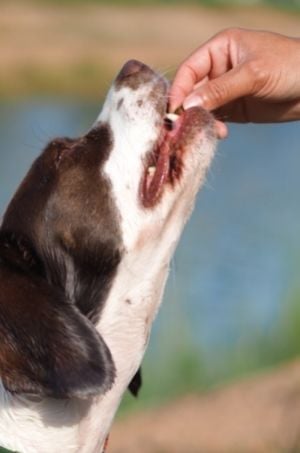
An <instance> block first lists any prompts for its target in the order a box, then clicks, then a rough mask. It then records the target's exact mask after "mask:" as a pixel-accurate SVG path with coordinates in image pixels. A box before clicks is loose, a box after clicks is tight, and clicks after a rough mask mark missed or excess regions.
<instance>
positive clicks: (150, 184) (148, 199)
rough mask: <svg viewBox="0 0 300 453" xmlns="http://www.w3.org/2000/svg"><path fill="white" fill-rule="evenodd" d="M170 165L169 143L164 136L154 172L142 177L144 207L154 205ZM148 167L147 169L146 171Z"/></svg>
mask: <svg viewBox="0 0 300 453" xmlns="http://www.w3.org/2000/svg"><path fill="white" fill-rule="evenodd" d="M169 167H170V144H169V140H168V139H167V138H166V139H164V140H163V142H162V144H161V145H160V149H159V155H158V160H157V162H156V166H155V169H154V168H153V167H152V169H154V174H153V175H151V174H149V173H148V174H147V175H146V177H145V179H144V187H143V204H144V206H145V207H146V208H150V207H151V206H154V204H155V202H156V201H157V199H158V198H159V196H160V193H161V191H162V188H163V185H164V183H165V182H166V180H167V178H168V174H169ZM149 170H151V167H150V169H148V172H149Z"/></svg>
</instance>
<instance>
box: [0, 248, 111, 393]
mask: <svg viewBox="0 0 300 453" xmlns="http://www.w3.org/2000/svg"><path fill="white" fill-rule="evenodd" d="M13 261H15V260H13ZM28 266H29V269H24V268H22V266H21V267H20V266H17V267H14V266H12V265H11V263H10V262H9V260H8V261H7V260H4V261H2V262H1V258H0V378H1V380H2V383H3V385H4V387H5V388H6V389H7V390H9V391H11V392H15V393H16V392H18V393H19V392H22V393H30V394H36V395H42V396H51V397H55V398H69V397H79V398H84V397H87V396H90V395H94V394H99V393H104V392H106V391H108V390H109V389H110V388H111V386H112V384H113V381H114V376H115V367H114V363H113V359H112V356H111V354H110V351H109V349H108V347H107V346H106V344H105V342H104V341H103V339H102V338H101V337H100V336H99V334H98V333H97V331H96V330H95V328H94V327H93V325H92V324H91V323H90V321H89V320H88V319H87V318H86V317H85V316H83V315H82V314H81V313H80V312H79V310H78V309H77V308H76V307H75V306H74V305H73V304H71V303H69V302H67V301H66V300H65V297H64V296H63V295H62V294H61V292H60V290H56V289H54V288H53V287H51V286H50V285H49V284H48V283H47V281H46V280H45V279H44V278H43V277H42V276H40V275H38V273H37V272H31V271H30V269H32V268H34V267H35V264H34V259H33V261H32V260H31V258H29V257H28Z"/></svg>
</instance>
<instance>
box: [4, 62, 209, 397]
mask: <svg viewBox="0 0 300 453" xmlns="http://www.w3.org/2000/svg"><path fill="white" fill-rule="evenodd" d="M167 91H168V85H167V82H166V81H165V80H164V79H163V78H162V77H160V76H159V75H157V74H156V73H155V72H153V71H152V70H151V69H150V68H148V67H147V66H145V65H143V64H141V63H139V62H136V61H130V62H128V63H127V64H126V65H125V66H124V67H123V69H122V71H121V72H120V73H119V75H118V77H117V78H116V80H115V82H114V84H113V85H112V88H111V90H110V91H109V94H108V96H107V99H106V101H105V103H104V106H103V109H102V112H101V113H100V115H99V117H98V119H97V121H96V122H95V124H94V126H93V127H92V129H91V130H90V131H89V132H88V133H87V134H86V135H84V136H82V137H80V138H76V139H69V138H61V139H55V140H53V141H52V142H51V143H50V144H49V145H48V146H47V147H46V149H45V150H44V151H43V153H42V154H41V156H40V157H39V158H38V159H37V160H36V161H35V162H34V164H33V166H32V168H31V169H30V171H29V173H28V174H27V176H26V178H25V179H24V181H23V183H22V184H21V186H20V188H19V189H18V191H17V193H16V194H15V196H14V198H13V200H12V201H11V203H10V205H9V206H8V209H7V211H6V213H5V216H4V219H3V224H2V227H1V231H0V289H1V292H0V335H1V343H0V377H1V379H2V382H3V385H4V386H5V388H6V389H8V390H9V391H11V392H24V393H34V394H41V395H49V396H55V397H71V396H79V397H84V396H88V395H92V394H96V393H101V392H105V391H107V390H108V389H110V388H111V386H112V384H113V382H114V378H115V375H116V366H115V363H114V353H113V351H112V352H111V351H110V348H109V347H108V345H109V343H110V341H109V338H106V337H105V335H103V337H102V336H101V333H102V330H101V322H100V321H101V319H102V317H103V313H104V312H105V310H107V309H108V310H109V308H107V304H109V303H110V302H109V295H110V296H111V294H113V295H114V297H115V292H114V291H113V288H114V284H115V281H116V277H117V275H118V272H120V267H121V266H123V268H125V267H128V265H129V263H131V265H132V266H133V268H134V269H131V273H132V274H134V276H133V280H132V281H129V280H128V281H127V282H124V283H123V286H124V285H125V286H126V285H128V288H129V289H128V291H129V290H130V288H132V286H134V285H135V284H140V282H141V281H145V282H148V283H147V284H148V286H149V288H150V289H149V288H148V291H151V288H152V287H155V278H157V276H158V275H159V272H160V270H161V269H162V267H164V268H166V267H167V265H168V262H169V260H170V258H171V254H172V251H173V250H174V244H175V243H176V241H177V239H178V237H179V234H180V232H181V230H182V227H183V225H184V223H185V221H186V219H187V217H188V214H189V213H190V211H191V208H192V205H193V200H194V197H195V194H196V192H197V190H198V188H199V185H200V182H201V181H202V180H203V177H204V174H205V170H206V169H207V167H208V165H209V163H210V161H211V158H212V155H213V149H214V143H215V131H214V121H213V118H212V116H211V115H210V114H209V113H207V112H205V111H204V110H202V109H198V108H193V109H190V110H187V111H186V112H183V113H182V114H181V115H180V116H178V117H177V116H170V115H169V116H167V117H166V109H167ZM137 262H138V264H135V263H137ZM124 263H125V264H124ZM128 275H129V274H128ZM162 280H163V279H162ZM149 282H150V283H149ZM151 285H152V286H151ZM122 291H123V292H124V295H125V294H126V288H123V289H122ZM122 297H123V296H122ZM124 297H125V296H124ZM154 297H155V296H154ZM159 297H160V294H157V295H156V298H159ZM115 306H116V307H117V303H115ZM128 306H129V304H128ZM116 310H117V308H116ZM103 322H104V321H103ZM125 322H126V319H125ZM97 326H98V327H99V328H97V329H96V327H97ZM120 328H121V327H120ZM104 330H105V329H104ZM121 346H122V345H120V348H121Z"/></svg>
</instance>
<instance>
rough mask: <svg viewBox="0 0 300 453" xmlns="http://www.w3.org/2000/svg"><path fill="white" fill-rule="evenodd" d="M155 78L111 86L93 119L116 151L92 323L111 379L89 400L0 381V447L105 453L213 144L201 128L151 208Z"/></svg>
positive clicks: (24, 452)
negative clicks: (113, 254)
mask: <svg viewBox="0 0 300 453" xmlns="http://www.w3.org/2000/svg"><path fill="white" fill-rule="evenodd" d="M156 82H157V76H153V81H152V82H149V83H148V84H145V85H144V86H141V87H140V88H139V89H137V90H132V89H131V88H129V87H123V88H120V89H118V90H116V89H115V88H114V87H112V89H111V91H110V92H109V94H108V97H107V99H106V102H105V105H104V107H103V110H102V112H101V114H100V116H99V118H98V120H97V122H106V123H109V125H110V126H111V129H112V131H113V138H114V143H113V150H112V152H111V154H110V157H109V159H108V161H107V162H106V164H105V166H104V172H105V174H106V176H107V177H108V178H109V180H110V181H111V183H112V190H113V197H114V198H115V202H116V205H117V208H118V210H119V213H120V219H121V231H122V238H123V242H124V247H125V254H124V257H123V259H122V261H121V263H120V266H119V268H118V273H117V276H116V278H115V280H114V283H113V287H112V289H111V291H110V294H109V297H108V299H107V301H106V303H105V307H104V310H103V313H102V315H101V319H100V321H99V323H98V325H97V329H99V332H101V335H102V337H103V338H104V339H105V341H106V343H107V345H108V347H109V349H110V351H111V353H112V357H113V360H114V363H115V366H116V370H117V375H116V380H115V382H114V385H113V387H112V389H111V390H110V391H109V392H107V393H106V394H105V395H104V396H99V397H95V398H92V399H90V400H86V401H80V400H65V401H60V400H54V399H50V398H44V399H30V398H27V397H23V396H12V395H11V394H9V393H7V392H6V391H5V390H4V388H3V387H2V386H1V385H0V445H2V446H4V447H7V448H10V449H12V450H17V451H19V452H20V453H61V452H64V453H102V448H103V444H104V441H105V438H106V435H107V434H108V432H109V429H110V426H111V423H112V420H113V417H114V415H115V412H116V410H117V408H118V406H119V403H120V401H121V398H122V395H123V393H124V392H125V390H126V388H127V386H128V383H129V382H130V380H131V378H132V377H133V376H134V374H135V372H136V371H137V369H138V367H139V366H140V364H141V361H142V358H143V355H144V352H145V349H146V346H147V342H148V339H149V334H150V329H151V324H152V321H153V319H154V317H155V315H156V313H157V310H158V308H159V305H160V302H161V298H162V295H163V290H164V286H165V282H166V279H167V275H168V269H169V263H170V260H171V257H172V254H173V252H174V249H175V247H176V244H177V241H178V239H179V236H180V233H181V231H182V229H183V226H184V224H185V222H186V220H187V218H188V217H189V214H190V212H191V210H192V207H193V203H194V199H195V195H196V193H197V191H198V189H199V186H200V184H201V182H202V181H203V178H204V175H205V171H206V169H207V167H208V166H209V163H210V161H211V158H212V156H213V150H214V140H212V139H211V138H209V137H207V134H206V132H205V129H204V130H202V131H201V132H199V136H198V138H197V139H196V140H195V143H194V144H193V146H192V147H191V149H190V150H189V151H188V153H186V156H185V161H184V162H185V169H184V172H183V177H182V179H181V181H180V184H177V186H175V188H174V189H172V188H171V187H166V188H165V192H164V194H163V197H162V199H161V201H160V202H159V203H158V204H157V205H156V207H154V208H151V209H149V208H148V209H145V208H143V207H142V205H141V203H140V201H139V197H138V193H139V184H140V179H141V175H142V172H143V171H144V170H143V158H144V156H145V154H146V153H147V152H148V151H149V150H150V149H151V147H152V146H153V145H154V143H155V142H156V140H157V138H158V135H159V126H158V123H159V122H161V118H160V117H159V114H158V113H157V110H156V105H155V101H153V100H152V101H151V102H152V103H151V102H150V100H149V97H150V93H151V91H152V88H153V84H154V83H156ZM161 95H162V96H163V95H165V92H162V93H161ZM121 99H123V103H122V105H121V107H120V108H119V109H117V106H118V104H120V102H119V101H120V100H121ZM140 99H143V100H144V103H143V105H142V106H138V100H140ZM151 99H152V98H151ZM70 268H72V266H71V265H70ZM71 283H72V281H71V279H70V285H71Z"/></svg>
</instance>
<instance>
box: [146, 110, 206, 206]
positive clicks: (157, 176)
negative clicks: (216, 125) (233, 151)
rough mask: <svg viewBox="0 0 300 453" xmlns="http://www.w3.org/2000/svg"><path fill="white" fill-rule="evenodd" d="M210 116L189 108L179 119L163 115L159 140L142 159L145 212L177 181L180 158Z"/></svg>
mask: <svg viewBox="0 0 300 453" xmlns="http://www.w3.org/2000/svg"><path fill="white" fill-rule="evenodd" d="M211 121H212V117H211V115H210V114H209V113H208V112H206V111H204V110H203V109H202V108H200V107H192V108H190V109H187V110H184V111H182V112H181V113H180V114H179V115H175V116H174V115H168V114H167V115H165V116H164V117H163V119H162V126H161V133H160V136H159V138H158V140H157V142H156V144H155V146H154V148H153V149H152V151H151V152H150V153H149V154H148V156H147V157H146V159H145V171H144V174H143V176H142V183H141V201H142V205H143V206H144V207H146V208H151V207H154V206H155V205H156V203H157V202H158V201H159V199H160V198H161V196H162V193H163V189H164V186H165V185H166V183H168V182H169V183H170V184H172V185H173V184H174V183H175V182H176V181H177V180H179V179H180V176H181V173H182V168H183V164H184V162H183V155H184V153H185V150H186V149H187V148H188V147H189V146H188V145H189V143H190V142H191V141H192V140H193V138H194V137H195V134H197V133H200V131H201V129H202V127H203V126H205V124H208V123H209V122H211Z"/></svg>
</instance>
